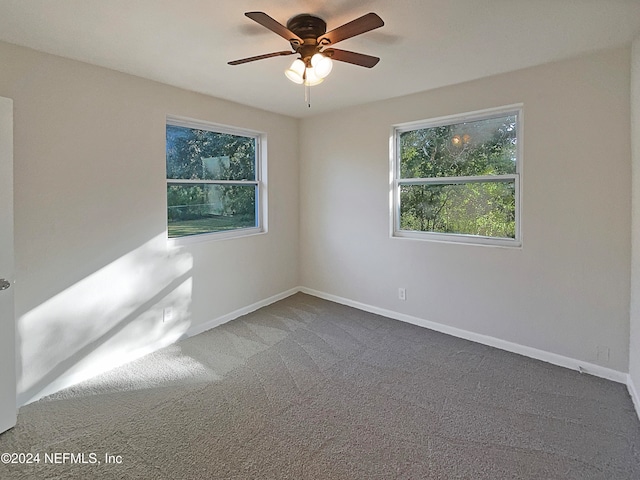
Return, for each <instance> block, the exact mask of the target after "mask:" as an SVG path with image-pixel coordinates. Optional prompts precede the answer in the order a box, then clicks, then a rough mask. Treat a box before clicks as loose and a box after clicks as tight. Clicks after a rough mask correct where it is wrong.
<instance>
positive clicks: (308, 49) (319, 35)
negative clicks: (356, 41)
mask: <svg viewBox="0 0 640 480" xmlns="http://www.w3.org/2000/svg"><path fill="white" fill-rule="evenodd" d="M245 15H246V16H247V17H249V18H250V19H251V20H253V21H254V22H257V23H259V24H260V25H262V26H263V27H265V28H268V29H269V30H271V31H272V32H274V33H276V34H278V35H280V36H281V37H282V38H284V39H285V40H287V41H288V42H289V43H290V44H291V50H282V51H280V52H273V53H266V54H264V55H257V56H255V57H248V58H242V59H240V60H234V61H232V62H229V65H241V64H243V63H248V62H253V61H256V60H262V59H264V58H271V57H279V56H283V55H295V54H298V55H299V58H298V59H296V60H294V62H293V63H292V64H291V66H290V67H289V68H288V69H287V70H286V71H285V75H286V76H287V77H288V78H289V79H290V80H291V81H293V82H295V83H300V84H302V83H304V84H305V85H306V86H312V85H317V84H319V83H320V82H322V81H323V80H324V78H325V77H326V76H327V75H329V73H330V72H331V68H332V60H337V61H339V62H346V63H351V64H353V65H359V66H361V67H367V68H371V67H373V66H375V65H376V64H377V63H378V62H379V61H380V59H379V58H378V57H373V56H371V55H365V54H363V53H356V52H350V51H347V50H338V49H337V48H333V45H334V44H336V43H338V42H341V41H342V40H346V39H347V38H351V37H355V36H356V35H360V34H362V33H365V32H368V31H371V30H374V29H376V28H380V27H382V26H383V25H384V22H383V21H382V19H381V18H380V17H379V16H378V15H376V14H375V13H367V14H366V15H363V16H361V17H359V18H356V19H355V20H352V21H351V22H349V23H345V24H344V25H342V26H340V27H337V28H334V29H333V30H331V31H329V32H327V24H326V22H325V21H324V20H322V19H321V18H319V17H316V16H315V15H309V14H302V15H296V16H295V17H293V18H291V19H290V20H289V21H288V22H287V26H286V27H285V26H284V25H282V24H281V23H279V22H278V21H276V20H274V19H273V18H271V17H270V16H269V15H267V14H266V13H264V12H247V13H245ZM307 90H308V89H307Z"/></svg>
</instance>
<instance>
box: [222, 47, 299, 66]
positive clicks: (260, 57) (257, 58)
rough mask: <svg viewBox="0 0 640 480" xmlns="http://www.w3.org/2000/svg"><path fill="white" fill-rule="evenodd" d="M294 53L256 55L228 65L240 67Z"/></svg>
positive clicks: (287, 51) (285, 51)
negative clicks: (244, 64)
mask: <svg viewBox="0 0 640 480" xmlns="http://www.w3.org/2000/svg"><path fill="white" fill-rule="evenodd" d="M294 53H296V52H292V51H290V50H283V51H281V52H273V53H265V54H264V55H257V56H255V57H248V58H242V59H240V60H234V61H233V62H228V63H229V65H241V64H243V63H249V62H255V61H256V60H262V59H263V58H271V57H280V56H282V55H293V54H294Z"/></svg>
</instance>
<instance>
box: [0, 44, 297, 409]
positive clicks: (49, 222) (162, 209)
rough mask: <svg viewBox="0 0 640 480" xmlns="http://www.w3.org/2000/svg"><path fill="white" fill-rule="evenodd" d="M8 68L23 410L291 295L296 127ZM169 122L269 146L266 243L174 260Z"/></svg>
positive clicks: (102, 77) (137, 89)
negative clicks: (241, 134)
mask: <svg viewBox="0 0 640 480" xmlns="http://www.w3.org/2000/svg"><path fill="white" fill-rule="evenodd" d="M0 65H2V69H0V96H4V97H9V98H12V99H13V100H14V106H15V178H14V180H15V243H16V250H15V256H16V279H17V284H16V288H15V296H16V298H15V299H16V316H17V322H18V323H17V330H18V339H17V342H18V345H17V348H18V363H19V365H18V401H19V404H22V403H24V402H27V401H29V400H31V399H33V398H37V397H39V396H41V395H42V394H44V393H48V392H51V391H55V390H57V389H58V388H61V387H63V386H66V385H68V384H70V383H73V382H75V381H77V380H79V379H82V378H85V377H87V376H90V375H92V374H94V373H97V372H99V371H102V370H105V369H108V368H111V367H113V366H114V365H116V364H118V363H122V362H123V361H125V360H127V359H129V358H132V357H135V356H139V355H140V354H142V353H144V352H147V351H150V350H153V349H155V348H157V347H159V346H162V345H165V344H168V343H171V342H173V341H174V340H175V339H177V338H178V337H179V336H181V335H183V334H184V332H185V331H186V330H187V328H192V329H193V328H194V327H195V328H197V326H198V325H203V324H205V323H207V322H210V321H212V320H214V319H216V318H219V317H221V316H223V315H226V314H229V313H230V312H233V311H235V310H237V309H240V308H242V307H246V306H247V305H250V304H253V303H255V302H258V301H261V300H264V299H266V298H268V297H271V296H273V295H276V294H279V293H281V292H284V291H286V290H288V289H291V288H293V287H295V286H297V284H298V185H297V182H298V149H297V144H296V142H295V141H293V142H292V141H291V139H292V138H293V139H295V138H296V133H297V128H298V125H297V121H296V120H295V119H293V118H288V117H284V116H280V115H276V114H271V113H267V112H264V111H260V110H256V109H252V108H249V107H245V106H240V105H237V104H233V103H230V102H226V101H223V100H218V99H214V98H211V97H206V96H203V95H198V94H195V93H190V92H187V91H183V90H179V89H176V88H173V87H169V86H166V85H162V84H159V83H154V82H151V81H147V80H143V79H141V78H137V77H133V76H130V75H125V74H122V73H118V72H115V71H111V70H107V69H103V68H98V67H94V66H90V65H88V64H84V63H80V62H75V61H72V60H67V59H62V58H59V57H55V56H51V55H46V54H42V53H38V52H35V51H32V50H28V49H24V48H20V47H16V46H12V45H9V44H4V43H0ZM167 114H171V115H179V116H185V117H191V118H197V119H201V120H206V121H211V122H216V123H222V124H227V125H232V126H239V127H243V128H248V129H253V130H258V131H263V132H266V133H267V138H268V179H269V187H268V188H269V215H268V219H269V231H268V233H267V234H263V235H257V236H252V237H247V238H241V239H230V240H224V241H217V242H203V243H197V244H193V245H190V246H189V247H186V248H181V249H174V250H172V249H169V248H168V247H167V241H166V238H165V236H166V183H165V151H164V150H165V116H166V115H167ZM166 306H171V307H173V309H174V312H175V317H176V318H175V319H174V320H173V321H171V322H167V323H163V322H162V317H163V315H162V314H163V309H164V307H166Z"/></svg>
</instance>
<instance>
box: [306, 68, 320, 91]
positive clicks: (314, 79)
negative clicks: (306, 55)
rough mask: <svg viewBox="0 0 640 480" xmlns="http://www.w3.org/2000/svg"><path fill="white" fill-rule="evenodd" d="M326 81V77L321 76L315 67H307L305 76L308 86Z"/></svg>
mask: <svg viewBox="0 0 640 480" xmlns="http://www.w3.org/2000/svg"><path fill="white" fill-rule="evenodd" d="M323 81H324V78H322V77H319V76H318V74H317V73H316V71H315V69H314V68H313V67H312V68H307V71H306V73H305V76H304V84H305V85H307V86H308V87H313V86H314V85H318V84H320V83H322V82H323Z"/></svg>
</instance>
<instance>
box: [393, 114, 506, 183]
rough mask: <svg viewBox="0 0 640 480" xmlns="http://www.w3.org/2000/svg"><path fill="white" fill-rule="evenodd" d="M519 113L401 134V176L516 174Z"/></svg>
mask: <svg viewBox="0 0 640 480" xmlns="http://www.w3.org/2000/svg"><path fill="white" fill-rule="evenodd" d="M516 120H517V118H516V115H505V116H501V117H497V118H489V119H485V120H476V121H470V122H463V123H457V124H453V125H443V126H437V127H430V128H423V129H420V130H412V131H409V132H403V133H401V134H400V178H430V177H464V176H476V175H504V174H513V173H516V155H517V149H516V143H517V142H516Z"/></svg>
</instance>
